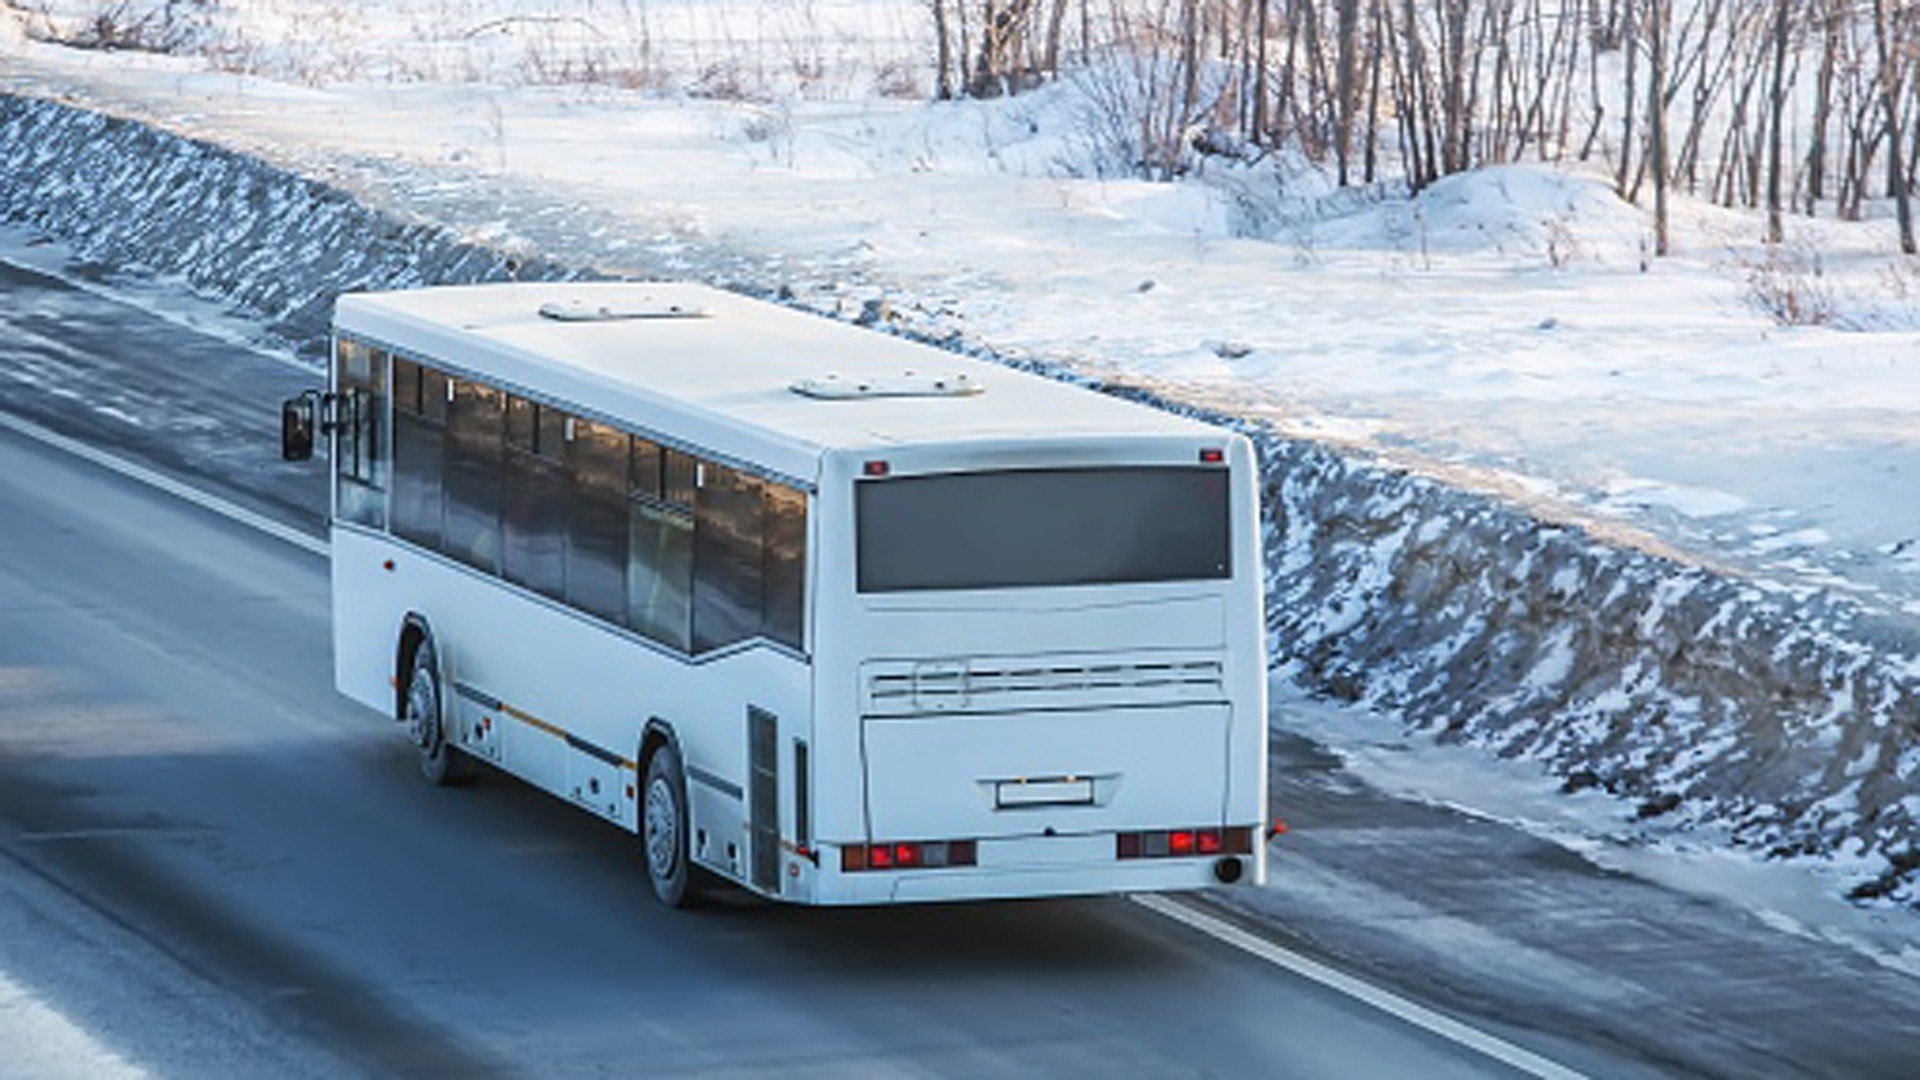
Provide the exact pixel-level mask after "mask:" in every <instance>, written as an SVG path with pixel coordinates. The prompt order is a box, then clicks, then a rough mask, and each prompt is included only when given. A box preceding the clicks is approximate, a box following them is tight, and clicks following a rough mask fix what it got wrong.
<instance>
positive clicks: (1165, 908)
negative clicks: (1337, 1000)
mask: <svg viewBox="0 0 1920 1080" xmlns="http://www.w3.org/2000/svg"><path fill="white" fill-rule="evenodd" d="M1129 899H1131V900H1132V901H1133V902H1134V903H1136V904H1138V905H1140V906H1141V907H1143V908H1146V909H1147V910H1148V911H1151V912H1153V913H1154V914H1156V915H1161V916H1164V917H1166V918H1169V919H1172V920H1173V921H1174V922H1177V923H1180V924H1182V925H1184V926H1187V927H1190V928H1191V929H1194V930H1198V931H1199V932H1200V933H1203V934H1205V935H1207V936H1208V937H1210V938H1213V939H1214V940H1215V941H1219V942H1222V943H1224V944H1227V945H1231V946H1233V947H1234V948H1236V949H1239V950H1240V951H1241V952H1244V953H1249V954H1251V955H1253V956H1256V957H1258V958H1260V959H1262V960H1265V961H1266V962H1267V963H1269V964H1272V965H1273V966H1275V967H1278V968H1283V969H1285V970H1287V971H1290V972H1292V973H1294V974H1295V975H1298V976H1300V977H1301V978H1303V979H1306V980H1308V981H1309V982H1315V983H1319V984H1320V985H1321V986H1324V987H1326V988H1327V989H1329V990H1332V991H1334V992H1336V993H1340V994H1345V995H1346V996H1347V997H1350V998H1352V999H1354V1000H1355V1001H1358V1002H1360V1003H1362V1004H1364V1005H1370V1006H1372V1007H1374V1008H1376V1009H1379V1010H1380V1011H1381V1012H1384V1013H1386V1014H1388V1015H1389V1016H1392V1017H1394V1018H1396V1019H1398V1020H1401V1021H1404V1022H1406V1023H1408V1024H1412V1025H1413V1026H1414V1027H1417V1028H1420V1029H1422V1030H1425V1031H1429V1032H1432V1033H1433V1034H1435V1035H1438V1036H1440V1037H1441V1038H1443V1039H1446V1040H1447V1041H1448V1042H1451V1043H1456V1044H1458V1045H1460V1046H1464V1047H1466V1048H1467V1049H1469V1050H1473V1051H1476V1052H1478V1053H1480V1054H1483V1055H1485V1056H1487V1057H1490V1058H1492V1059H1493V1060H1495V1061H1498V1062H1500V1063H1501V1064H1502V1065H1507V1066H1511V1067H1512V1068H1514V1069H1517V1070H1519V1071H1520V1072H1523V1073H1526V1074H1528V1075H1529V1076H1537V1077H1540V1078H1541V1080H1586V1078H1585V1074H1583V1073H1579V1072H1576V1071H1574V1070H1573V1069H1569V1068H1567V1067H1566V1066H1565V1065H1562V1064H1560V1063H1559V1062H1556V1061H1551V1060H1549V1059H1547V1058H1544V1057H1541V1056H1540V1055H1539V1054H1536V1053H1534V1052H1533V1051H1531V1050H1526V1049H1523V1048H1521V1047H1518V1046H1515V1045H1513V1044H1512V1043H1510V1042H1508V1041H1506V1040H1505V1039H1501V1038H1497V1037H1495V1036H1492V1035H1489V1034H1487V1033H1486V1032H1484V1031H1481V1030H1479V1029H1478V1028H1474V1027H1470V1026H1468V1025H1466V1024H1463V1023H1461V1022H1460V1021H1458V1020H1455V1019H1454V1018H1453V1017H1451V1016H1447V1015H1445V1014H1443V1013H1438V1012H1435V1011H1434V1010H1432V1009H1429V1008H1427V1007H1426V1006H1425V1005H1421V1004H1419V1003H1417V1002H1413V1001H1409V1000H1407V999H1406V998H1403V997H1401V996H1400V995H1398V994H1396V993H1393V992H1392V991H1390V990H1383V989H1381V988H1380V987H1378V986H1375V985H1373V984H1372V983H1370V982H1367V981H1365V980H1363V979H1360V978H1358V977H1356V976H1353V975H1349V974H1347V973H1346V972H1344V971H1340V970H1338V969H1337V968H1333V967H1329V966H1327V965H1326V964H1323V963H1321V962H1320V961H1318V960H1314V959H1311V958H1309V957H1305V956H1302V955H1300V954H1299V953H1297V952H1294V951H1293V950H1291V949H1288V948H1285V947H1283V946H1280V945H1276V944H1274V943H1273V942H1271V941H1268V940H1267V939H1265V938H1263V937H1260V936H1259V935H1257V934H1254V933H1251V932H1250V931H1247V930H1242V929H1241V928H1240V927H1238V926H1235V925H1233V924H1232V923H1230V922H1227V921H1226V920H1225V919H1221V918H1218V917H1216V916H1213V915H1209V914H1207V913H1206V912H1204V911H1200V910H1198V909H1196V908H1194V907H1192V906H1190V905H1188V904H1184V903H1181V902H1180V901H1178V900H1175V899H1173V898H1171V897H1166V896H1154V895H1145V896H1133V897H1130V898H1129Z"/></svg>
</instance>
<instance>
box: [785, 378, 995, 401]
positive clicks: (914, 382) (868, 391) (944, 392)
mask: <svg viewBox="0 0 1920 1080" xmlns="http://www.w3.org/2000/svg"><path fill="white" fill-rule="evenodd" d="M985 390H986V387H984V386H981V385H980V384H979V383H977V382H975V381H974V380H973V379H972V378H970V377H969V376H967V375H963V374H957V373H951V372H949V373H938V372H936V373H932V374H924V375H923V374H920V373H918V372H913V371H903V372H901V373H900V374H898V375H879V376H872V377H869V378H860V379H849V378H843V377H841V376H839V375H831V374H829V375H822V376H820V377H819V378H817V379H802V380H800V381H799V382H797V383H794V384H793V392H794V393H796V394H805V395H806V396H807V397H810V398H822V399H825V400H828V401H851V400H855V399H859V398H888V397H972V396H973V395H975V394H978V393H981V392H983V391H985Z"/></svg>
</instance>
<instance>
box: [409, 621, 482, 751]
mask: <svg viewBox="0 0 1920 1080" xmlns="http://www.w3.org/2000/svg"><path fill="white" fill-rule="evenodd" d="M400 718H401V719H402V720H404V721H406V724H407V735H408V736H409V737H410V738H412V739H413V745H414V748H415V749H416V750H417V751H418V752H419V754H420V775H421V776H423V777H425V778H426V780H427V782H428V783H430V784H434V785H436V786H447V785H452V784H459V783H463V782H465V781H466V780H467V779H468V777H469V776H470V775H471V769H472V763H471V762H469V761H468V760H467V756H466V755H465V754H463V753H462V752H460V751H459V750H458V749H456V748H455V747H454V746H453V744H452V743H450V742H448V741H447V724H446V707H445V703H444V699H443V697H442V695H441V693H440V667H439V665H438V664H437V663H435V658H434V655H433V643H432V642H431V641H423V642H421V643H420V647H419V648H418V649H417V650H415V652H414V654H413V672H412V674H411V675H410V676H409V678H408V680H407V696H406V699H405V700H404V701H403V702H402V703H401V716H400Z"/></svg>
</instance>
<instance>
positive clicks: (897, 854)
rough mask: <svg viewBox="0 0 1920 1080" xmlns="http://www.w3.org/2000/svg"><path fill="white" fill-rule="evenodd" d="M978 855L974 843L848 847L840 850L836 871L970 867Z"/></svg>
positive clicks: (942, 841)
mask: <svg viewBox="0 0 1920 1080" xmlns="http://www.w3.org/2000/svg"><path fill="white" fill-rule="evenodd" d="M979 853H980V846H979V843H978V842H977V841H974V840H930V841H925V842H918V843H900V842H895V843H889V844H849V845H847V846H846V847H843V848H841V849H840V869H842V870H844V871H848V872H852V871H855V870H916V869H926V870H935V869H940V868H942V867H949V866H973V865H976V863H977V860H978V858H979Z"/></svg>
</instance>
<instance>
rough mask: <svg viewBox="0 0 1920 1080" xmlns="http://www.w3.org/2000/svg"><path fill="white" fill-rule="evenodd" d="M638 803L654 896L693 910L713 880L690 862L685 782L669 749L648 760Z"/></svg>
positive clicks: (643, 849)
mask: <svg viewBox="0 0 1920 1080" xmlns="http://www.w3.org/2000/svg"><path fill="white" fill-rule="evenodd" d="M641 791H642V794H641V799H640V855H641V860H642V861H643V862H645V863H646V867H647V882H648V884H650V885H652V886H653V895H654V897H655V898H656V899H658V900H659V901H660V902H661V903H662V904H665V905H666V906H668V907H670V908H686V907H692V906H693V905H694V904H695V903H697V902H698V901H699V899H700V897H701V895H702V894H703V893H705V892H706V891H707V889H708V888H709V887H710V886H711V885H712V883H713V876H712V875H711V874H710V873H708V872H707V871H706V870H703V869H701V868H700V867H698V866H695V865H694V864H693V860H692V859H691V858H689V852H690V851H691V849H692V845H691V842H690V837H691V832H692V824H691V821H690V817H689V815H688V813H687V776H686V771H685V770H684V769H683V768H681V765H680V751H679V750H678V749H677V748H676V747H674V746H673V745H672V744H671V743H669V744H667V745H665V746H662V747H661V748H660V749H658V750H655V751H654V752H653V756H652V757H651V758H648V759H647V776H646V781H645V783H644V784H643V785H642V788H641Z"/></svg>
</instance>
